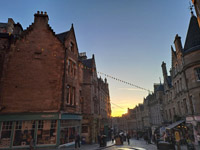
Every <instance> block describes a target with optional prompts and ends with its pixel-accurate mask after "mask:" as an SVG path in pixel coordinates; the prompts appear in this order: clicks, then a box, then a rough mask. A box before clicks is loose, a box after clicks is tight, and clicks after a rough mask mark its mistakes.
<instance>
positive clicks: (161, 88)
mask: <svg viewBox="0 0 200 150" xmlns="http://www.w3.org/2000/svg"><path fill="white" fill-rule="evenodd" d="M156 91H164V86H163V85H162V84H160V85H159V86H158V88H157V89H156Z"/></svg>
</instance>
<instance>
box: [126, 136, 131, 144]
mask: <svg viewBox="0 0 200 150" xmlns="http://www.w3.org/2000/svg"><path fill="white" fill-rule="evenodd" d="M126 138H127V142H128V145H130V138H131V137H130V135H129V134H127V135H126Z"/></svg>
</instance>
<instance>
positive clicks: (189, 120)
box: [186, 117, 194, 123]
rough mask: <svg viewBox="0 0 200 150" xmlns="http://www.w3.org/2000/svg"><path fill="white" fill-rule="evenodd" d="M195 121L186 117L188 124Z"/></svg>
mask: <svg viewBox="0 0 200 150" xmlns="http://www.w3.org/2000/svg"><path fill="white" fill-rule="evenodd" d="M193 120H194V118H193V117H186V123H191V122H192V121H193Z"/></svg>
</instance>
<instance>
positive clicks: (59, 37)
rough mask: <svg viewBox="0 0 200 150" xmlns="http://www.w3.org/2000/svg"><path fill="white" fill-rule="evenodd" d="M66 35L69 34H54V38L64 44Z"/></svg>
mask: <svg viewBox="0 0 200 150" xmlns="http://www.w3.org/2000/svg"><path fill="white" fill-rule="evenodd" d="M68 34H69V31H67V32H63V33H59V34H56V36H57V37H58V39H59V40H60V41H61V42H62V43H64V42H65V37H66V36H67V35H68Z"/></svg>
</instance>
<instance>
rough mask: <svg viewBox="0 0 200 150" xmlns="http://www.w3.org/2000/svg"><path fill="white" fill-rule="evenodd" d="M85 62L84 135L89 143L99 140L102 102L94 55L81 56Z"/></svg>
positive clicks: (83, 86) (83, 89)
mask: <svg viewBox="0 0 200 150" xmlns="http://www.w3.org/2000/svg"><path fill="white" fill-rule="evenodd" d="M80 60H81V62H82V63H83V83H82V96H83V104H82V105H83V112H82V115H83V121H82V136H83V137H85V138H86V142H87V143H96V142H98V139H97V137H98V135H99V129H100V110H99V108H100V102H99V98H98V92H99V91H98V78H97V71H96V64H95V58H94V55H93V56H92V58H90V59H87V56H86V54H84V55H81V56H80Z"/></svg>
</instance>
